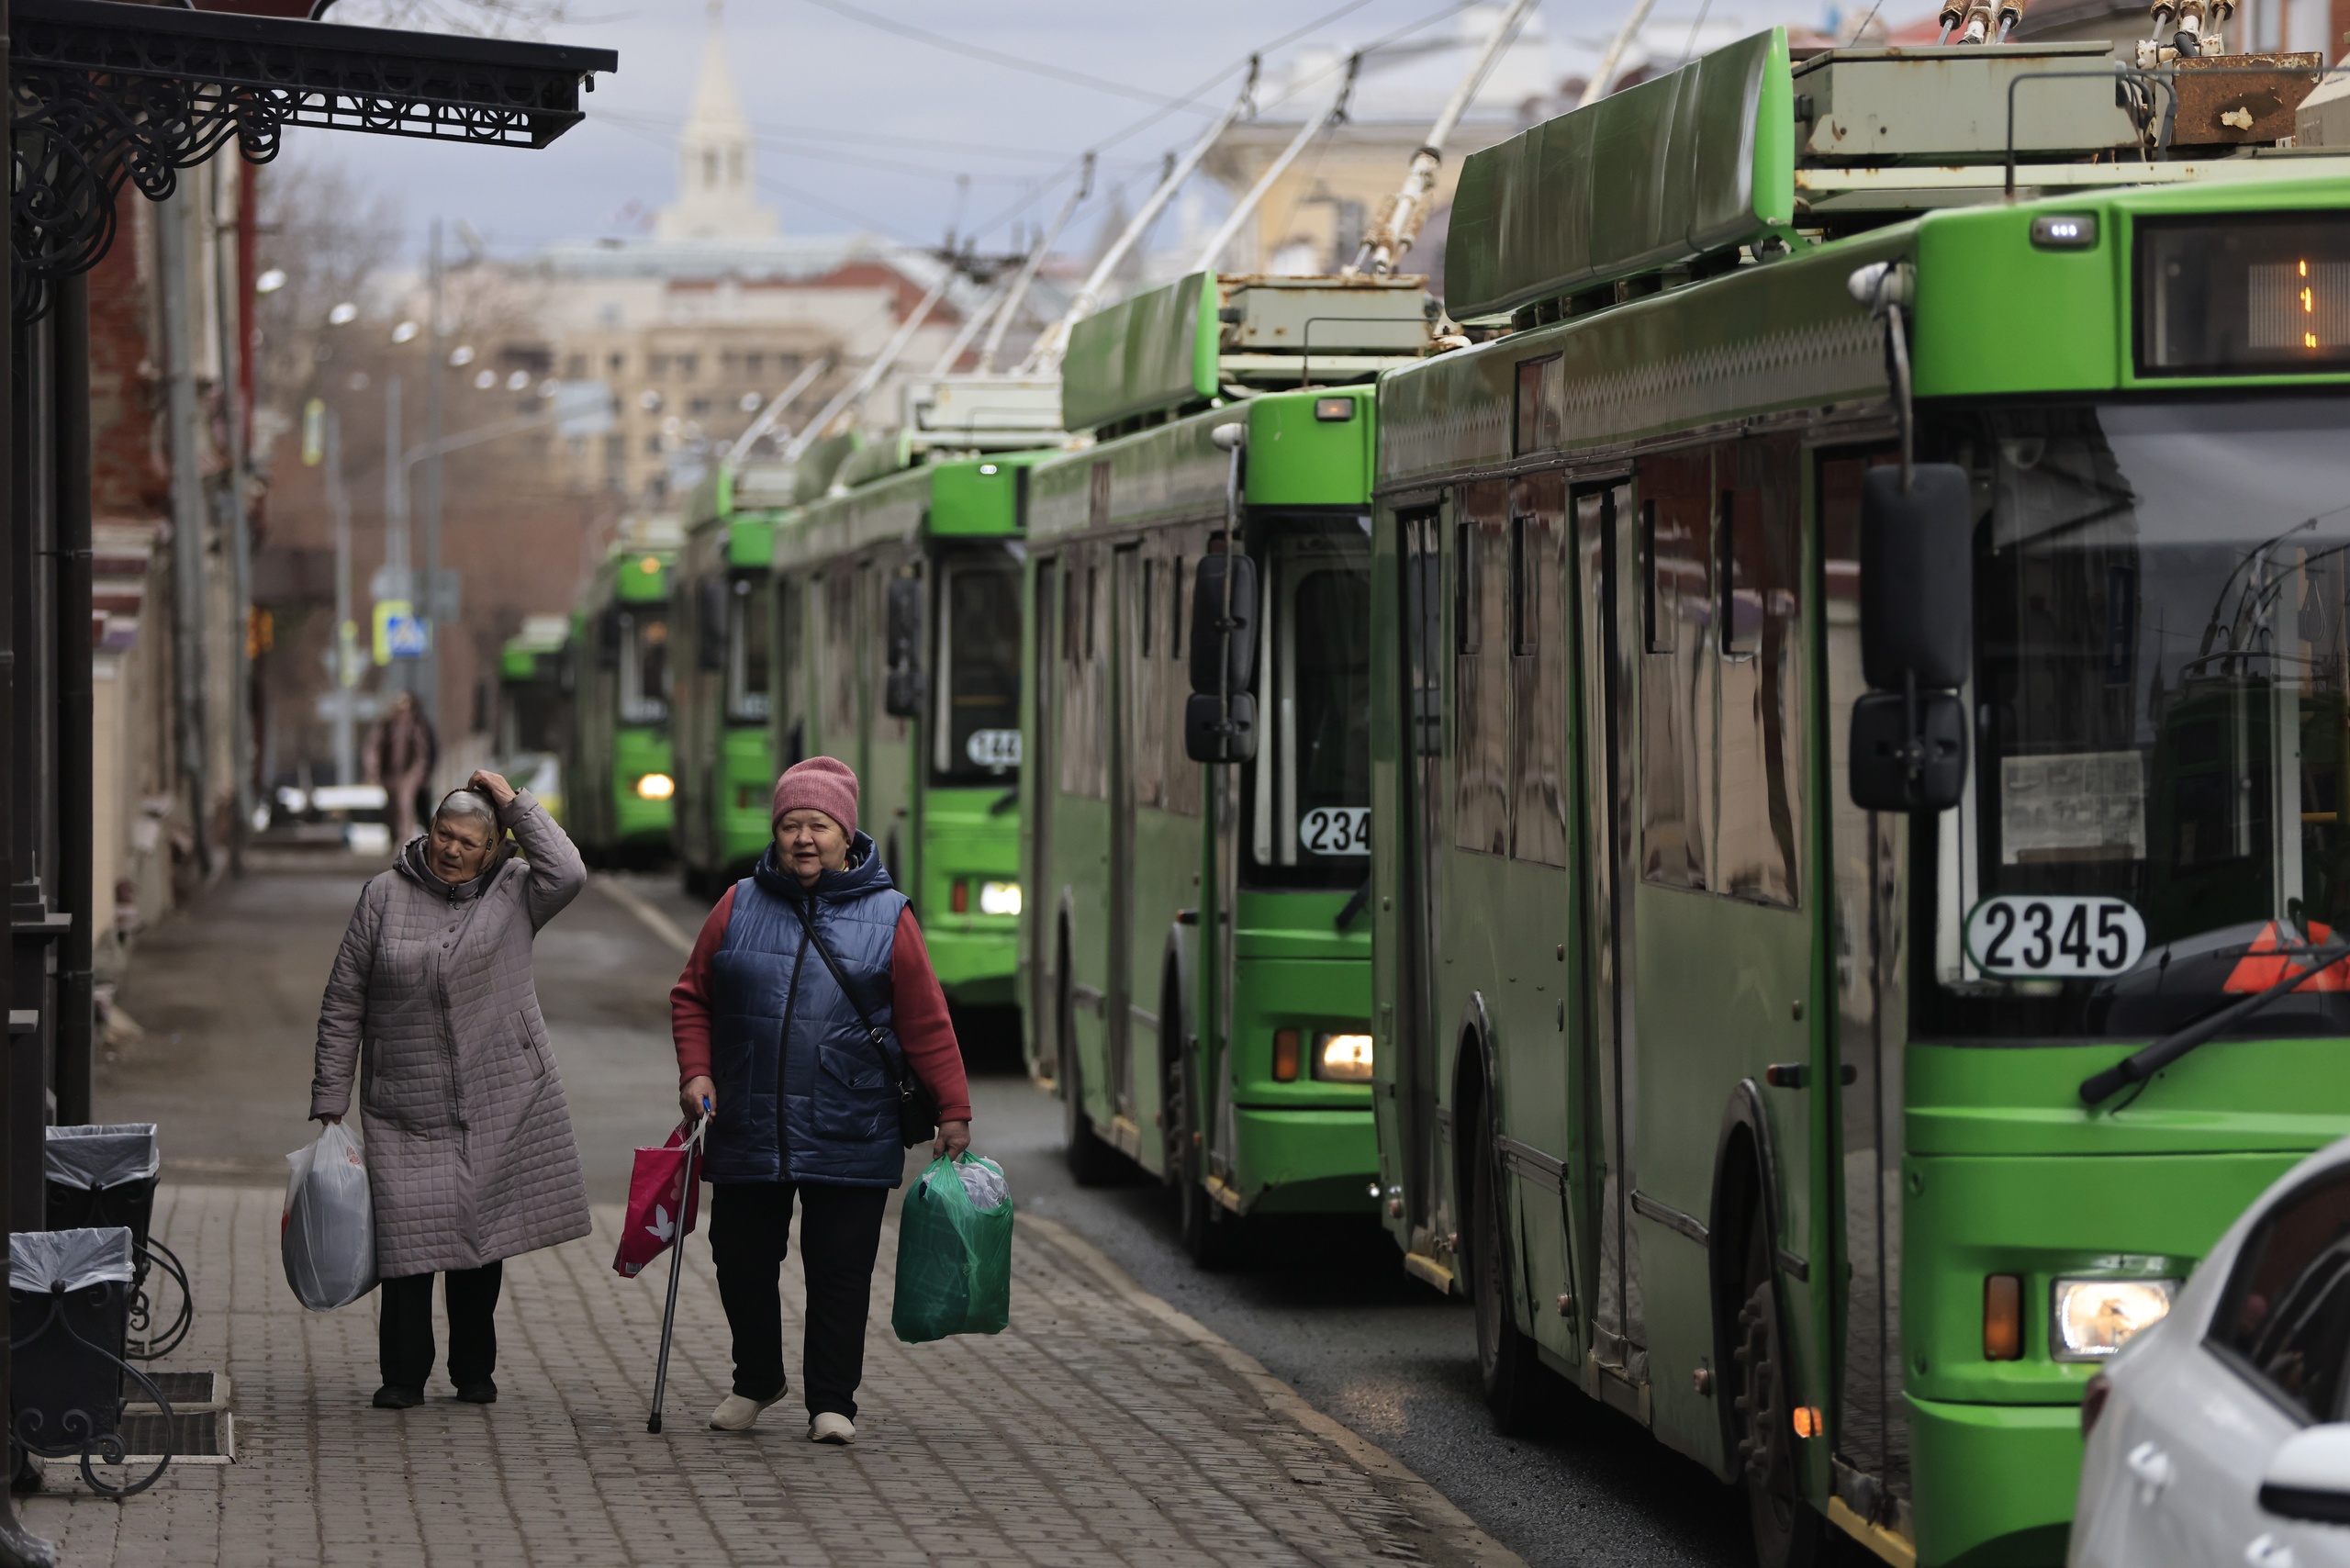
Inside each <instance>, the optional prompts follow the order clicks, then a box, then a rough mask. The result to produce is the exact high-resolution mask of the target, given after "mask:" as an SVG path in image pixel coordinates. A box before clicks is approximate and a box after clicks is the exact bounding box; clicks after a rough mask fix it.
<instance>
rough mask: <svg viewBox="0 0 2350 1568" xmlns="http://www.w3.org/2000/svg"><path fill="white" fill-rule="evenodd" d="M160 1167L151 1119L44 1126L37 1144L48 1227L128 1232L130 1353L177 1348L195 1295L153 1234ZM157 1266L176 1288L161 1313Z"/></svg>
mask: <svg viewBox="0 0 2350 1568" xmlns="http://www.w3.org/2000/svg"><path fill="white" fill-rule="evenodd" d="M162 1168H163V1156H162V1146H161V1145H160V1144H159V1143H158V1142H157V1141H156V1137H155V1124H154V1123H152V1122H121V1123H113V1124H106V1125H98V1126H74V1127H50V1128H49V1129H48V1138H47V1144H46V1147H45V1148H44V1150H43V1158H42V1170H43V1175H44V1176H45V1178H46V1181H45V1182H44V1185H45V1186H46V1188H47V1200H48V1202H47V1214H48V1224H49V1228H50V1229H51V1230H75V1229H87V1228H97V1229H104V1228H106V1226H117V1225H118V1226H124V1227H125V1228H127V1229H128V1230H129V1232H130V1260H131V1267H132V1269H133V1271H134V1277H133V1278H132V1280H131V1284H130V1331H129V1340H128V1347H127V1350H126V1351H125V1354H127V1355H128V1356H129V1358H130V1359H131V1360H132V1361H154V1360H156V1359H158V1358H159V1357H162V1356H167V1355H169V1354H170V1353H171V1352H172V1351H173V1350H176V1349H178V1347H179V1343H180V1341H181V1340H183V1339H185V1338H187V1331H188V1328H189V1327H190V1325H192V1324H193V1323H194V1322H195V1320H196V1298H195V1297H194V1295H192V1294H190V1293H189V1291H188V1288H187V1267H186V1265H185V1264H183V1263H182V1262H181V1261H180V1260H179V1256H178V1254H176V1253H174V1252H173V1250H172V1249H170V1248H168V1247H166V1246H164V1245H163V1244H162V1242H161V1241H158V1240H156V1239H155V1238H154V1236H153V1234H152V1230H153V1226H154V1218H155V1183H156V1180H157V1178H158V1176H159V1175H160V1173H161V1172H162ZM156 1270H160V1271H162V1274H163V1276H164V1277H165V1278H166V1279H168V1280H170V1281H171V1282H172V1285H173V1288H174V1289H175V1290H176V1292H177V1294H178V1296H179V1304H178V1306H177V1307H176V1309H175V1310H173V1312H172V1313H171V1314H170V1315H169V1316H165V1315H164V1314H162V1313H161V1312H159V1311H158V1310H157V1304H158V1302H159V1301H162V1300H168V1299H169V1296H168V1295H167V1294H164V1293H163V1292H162V1290H161V1289H158V1288H151V1279H152V1273H153V1271H156Z"/></svg>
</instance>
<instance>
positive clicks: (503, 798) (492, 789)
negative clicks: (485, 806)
mask: <svg viewBox="0 0 2350 1568" xmlns="http://www.w3.org/2000/svg"><path fill="white" fill-rule="evenodd" d="M465 788H467V789H468V790H487V792H488V794H489V798H490V799H491V800H492V801H496V802H497V803H498V805H499V806H500V807H504V806H508V805H510V804H512V803H513V800H514V786H513V785H511V784H509V783H508V782H506V780H505V779H504V778H501V777H499V776H498V774H495V773H492V772H491V771H490V770H489V769H488V768H487V767H476V768H475V769H474V776H473V777H472V778H468V779H466V780H465Z"/></svg>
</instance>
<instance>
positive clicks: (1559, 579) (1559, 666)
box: [1509, 365, 1567, 866]
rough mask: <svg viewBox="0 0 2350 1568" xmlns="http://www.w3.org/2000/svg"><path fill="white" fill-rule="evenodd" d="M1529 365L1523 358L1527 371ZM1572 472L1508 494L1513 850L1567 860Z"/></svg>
mask: <svg viewBox="0 0 2350 1568" xmlns="http://www.w3.org/2000/svg"><path fill="white" fill-rule="evenodd" d="M1526 368H1527V367H1526V366H1522V365H1521V366H1520V367H1519V370H1520V373H1521V375H1522V374H1523V373H1524V371H1525V369H1526ZM1566 536H1567V530H1566V476H1564V475H1562V474H1556V473H1552V474H1534V475H1529V476H1527V477H1525V478H1522V479H1519V480H1517V481H1516V484H1515V485H1513V486H1512V487H1511V497H1510V521H1509V537H1510V562H1509V567H1510V591H1509V602H1510V620H1511V622H1512V624H1511V628H1510V706H1511V721H1512V722H1511V724H1510V753H1511V756H1510V854H1511V855H1512V856H1513V857H1515V858H1516V859H1519V860H1530V861H1534V862H1536V863H1537V864H1539V865H1544V866H1563V865H1565V864H1566V863H1567V805H1566V795H1567V790H1566V771H1567V646H1566V636H1565V627H1566V621H1567V618H1566V603H1565V599H1564V598H1563V597H1562V596H1563V595H1564V592H1565V583H1566Z"/></svg>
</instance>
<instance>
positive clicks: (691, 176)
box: [654, 0, 776, 240]
mask: <svg viewBox="0 0 2350 1568" xmlns="http://www.w3.org/2000/svg"><path fill="white" fill-rule="evenodd" d="M754 152H755V149H754V148H753V146H752V140H751V122H750V121H749V120H748V119H746V118H744V115H743V106H742V104H741V102H740V101H739V100H738V99H737V98H736V97H735V95H734V72H733V63H732V62H731V60H730V58H729V56H728V54H727V50H726V33H725V28H724V17H723V16H722V6H721V0H710V25H709V30H708V31H707V33H706V34H705V35H704V37H703V39H702V51H701V75H700V77H699V79H698V80H697V81H696V82H695V84H694V97H693V105H692V107H691V109H690V110H689V111H688V114H687V117H686V129H685V131H684V133H683V134H682V135H680V136H679V137H678V139H677V202H676V204H675V205H674V206H671V207H665V208H663V209H662V211H661V215H660V217H659V218H658V219H656V221H655V226H654V231H655V233H656V234H658V235H659V236H660V237H661V238H662V239H665V240H697V239H749V238H758V237H762V236H765V235H769V234H773V233H774V232H775V231H776V215H775V211H774V209H773V208H771V207H760V206H758V205H757V201H756V197H755V190H754V185H753V181H754V180H755V177H756V176H755V164H754V162H753V156H754Z"/></svg>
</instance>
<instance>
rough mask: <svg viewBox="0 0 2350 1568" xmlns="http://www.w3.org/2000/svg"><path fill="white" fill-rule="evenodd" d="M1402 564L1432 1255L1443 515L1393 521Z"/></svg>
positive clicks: (1406, 1109) (1413, 1071)
mask: <svg viewBox="0 0 2350 1568" xmlns="http://www.w3.org/2000/svg"><path fill="white" fill-rule="evenodd" d="M1397 525H1398V528H1399V530H1400V532H1401V538H1400V547H1401V554H1402V557H1403V591H1404V610H1403V627H1404V636H1403V648H1402V652H1403V660H1404V670H1403V677H1404V678H1403V699H1404V715H1403V734H1404V743H1403V744H1404V748H1405V749H1404V757H1405V759H1406V760H1405V762H1404V767H1403V769H1402V774H1403V778H1404V799H1403V810H1404V817H1405V820H1406V822H1408V823H1409V824H1410V826H1409V830H1408V831H1407V832H1406V833H1405V834H1404V846H1405V849H1404V858H1403V897H1404V923H1403V924H1404V935H1403V940H1402V942H1401V943H1400V944H1399V946H1400V948H1401V955H1400V960H1399V962H1400V969H1401V972H1400V973H1399V974H1398V975H1397V977H1396V980H1397V983H1396V1006H1397V1008H1398V1010H1399V1014H1400V1022H1399V1025H1398V1027H1397V1030H1396V1036H1397V1038H1398V1039H1399V1040H1400V1041H1401V1042H1403V1043H1404V1051H1403V1053H1402V1055H1403V1059H1402V1062H1401V1063H1400V1064H1399V1066H1398V1070H1397V1074H1396V1093H1397V1096H1398V1100H1399V1106H1398V1110H1399V1114H1398V1116H1397V1118H1396V1119H1397V1122H1398V1124H1399V1126H1398V1128H1397V1131H1398V1132H1399V1134H1400V1142H1399V1147H1400V1148H1402V1149H1403V1151H1404V1159H1403V1176H1404V1192H1405V1193H1408V1194H1409V1201H1410V1202H1411V1204H1413V1211H1412V1213H1411V1215H1410V1223H1411V1230H1412V1235H1411V1247H1412V1250H1414V1251H1426V1250H1427V1249H1428V1240H1427V1236H1428V1233H1429V1232H1431V1231H1433V1230H1434V1229H1435V1228H1436V1226H1437V1220H1438V1215H1437V1213H1436V1195H1437V1193H1436V1180H1435V1179H1436V1173H1437V1171H1438V1170H1439V1169H1441V1165H1440V1160H1441V1158H1442V1150H1441V1149H1440V1148H1438V1124H1437V1105H1438V1092H1437V1091H1438V1072H1439V1070H1441V1065H1442V1064H1441V1058H1442V1056H1443V1054H1444V1053H1443V1051H1442V1050H1441V1048H1440V1047H1439V1044H1438V1043H1439V1042H1440V1041H1441V1040H1442V1039H1443V1037H1444V1034H1443V1031H1442V1030H1441V1029H1440V1028H1439V1027H1438V1021H1437V999H1436V976H1435V975H1434V973H1433V972H1431V969H1430V966H1431V964H1432V963H1433V962H1434V959H1435V956H1436V954H1437V953H1438V950H1439V949H1440V947H1441V946H1442V941H1443V933H1442V931H1441V929H1440V927H1439V922H1438V902H1437V898H1436V889H1437V877H1438V869H1439V857H1440V854H1441V846H1442V845H1443V844H1444V842H1445V829H1444V823H1443V816H1442V811H1441V808H1440V804H1439V802H1440V801H1441V800H1442V791H1443V789H1444V778H1443V771H1442V769H1443V766H1444V673H1443V670H1444V666H1443V662H1442V661H1443V658H1444V641H1443V631H1444V628H1443V616H1444V593H1443V588H1442V586H1441V585H1442V583H1443V555H1442V552H1441V550H1440V548H1439V541H1440V540H1441V539H1442V537H1443V534H1442V529H1443V514H1442V513H1441V512H1440V511H1438V510H1435V509H1430V510H1427V511H1414V512H1405V513H1404V514H1403V515H1402V516H1401V517H1400V518H1398V519H1397Z"/></svg>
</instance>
